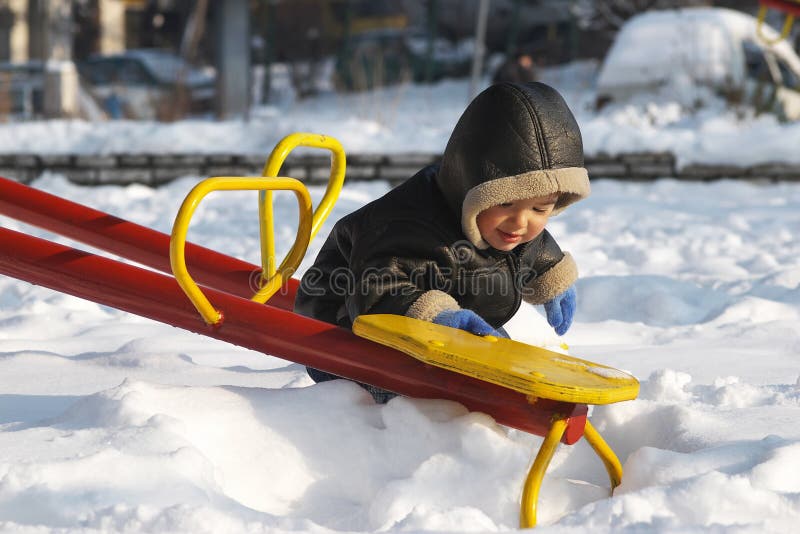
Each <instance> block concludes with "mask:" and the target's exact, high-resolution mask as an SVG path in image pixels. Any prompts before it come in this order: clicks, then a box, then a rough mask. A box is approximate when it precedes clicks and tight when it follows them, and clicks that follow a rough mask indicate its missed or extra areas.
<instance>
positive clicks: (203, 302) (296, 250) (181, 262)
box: [169, 176, 312, 325]
mask: <svg viewBox="0 0 800 534" xmlns="http://www.w3.org/2000/svg"><path fill="white" fill-rule="evenodd" d="M248 190H249V191H275V190H280V191H293V192H294V194H295V196H296V197H297V201H298V203H299V205H300V209H299V213H300V221H299V223H298V226H299V227H298V230H297V237H296V238H295V242H294V245H293V246H292V249H291V250H290V251H289V254H288V255H287V256H286V259H285V260H284V261H283V262H282V264H281V267H280V268H279V269H278V270H277V272H274V273H272V274H271V276H270V277H269V278H268V279H267V281H266V283H265V284H264V286H263V287H262V288H261V289H259V291H258V292H257V293H256V294H255V296H253V299H252V300H254V301H256V302H262V303H263V302H266V300H267V299H268V298H269V297H271V296H272V295H273V294H274V293H275V291H277V290H278V289H279V288H280V287H281V285H282V283H283V280H284V279H286V278H288V277H290V276H291V275H292V273H293V272H294V271H295V269H297V266H298V265H299V264H300V262H301V261H302V259H303V256H304V255H305V253H306V249H307V248H308V243H309V242H310V241H311V226H312V212H311V197H310V195H309V194H308V190H307V189H306V187H305V186H304V185H303V183H302V182H300V181H299V180H295V179H294V178H273V179H271V180H264V178H263V177H244V178H242V177H230V176H223V177H214V178H208V179H206V180H203V181H202V182H200V183H199V184H197V185H196V186H195V187H194V188H193V189H192V190H191V191H190V192H189V194H188V195H187V196H186V199H185V200H184V201H183V204H182V205H181V208H180V210H179V211H178V215H177V217H176V218H175V223H174V224H173V226H172V235H171V237H170V242H169V261H170V265H171V267H172V272H173V274H174V275H175V279H176V280H177V281H178V285H180V286H181V289H183V291H184V293H186V296H187V297H189V300H191V301H192V304H194V306H195V308H197V311H198V312H200V315H201V316H202V317H203V320H205V322H206V323H208V324H211V325H217V324H219V323H220V321H221V319H222V314H221V313H220V312H219V311H218V310H216V309H215V308H214V307H213V306H212V305H211V302H209V300H208V298H206V296H205V295H204V294H203V292H202V291H201V290H200V288H199V287H198V286H197V284H196V283H195V282H194V280H193V279H192V277H191V276H190V275H189V271H188V270H187V268H186V256H185V249H186V234H187V232H188V229H189V222H190V221H191V218H192V215H193V214H194V212H195V210H196V209H197V206H198V205H199V203H200V201H201V200H202V199H203V198H204V197H205V196H206V195H207V194H208V193H210V192H212V191H248Z"/></svg>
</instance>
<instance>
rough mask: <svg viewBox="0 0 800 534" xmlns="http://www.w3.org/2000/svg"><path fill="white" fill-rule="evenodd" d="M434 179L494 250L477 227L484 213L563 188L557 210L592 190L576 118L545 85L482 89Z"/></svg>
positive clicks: (471, 231) (473, 232)
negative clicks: (505, 203)
mask: <svg viewBox="0 0 800 534" xmlns="http://www.w3.org/2000/svg"><path fill="white" fill-rule="evenodd" d="M436 183H437V185H438V187H439V189H440V190H441V191H442V193H443V194H444V197H445V199H446V201H447V203H448V204H449V206H450V208H451V209H452V210H453V211H454V212H455V213H458V214H460V217H461V226H462V229H463V231H464V235H465V236H466V237H467V238H468V239H469V241H470V242H471V243H472V244H473V245H475V246H476V247H478V248H481V249H486V248H488V247H489V244H488V243H486V241H484V240H483V238H482V237H481V235H480V232H479V231H478V226H477V222H476V217H477V215H478V213H480V212H481V211H483V210H485V209H487V208H490V207H492V206H496V205H498V204H502V203H504V202H510V201H514V200H519V199H522V198H530V197H536V196H545V195H549V194H552V193H560V196H559V199H558V201H557V203H556V207H555V210H554V212H553V213H554V214H557V213H560V212H561V211H563V210H564V208H566V207H567V206H569V205H570V204H572V203H573V202H576V201H578V200H580V199H582V198H585V197H587V196H588V195H589V192H590V186H589V176H588V174H587V172H586V169H585V167H584V164H583V141H582V139H581V133H580V130H579V128H578V124H577V122H576V121H575V117H574V116H573V115H572V112H571V111H570V110H569V108H568V107H567V104H566V103H565V102H564V99H563V98H562V97H561V95H560V94H558V92H557V91H556V90H555V89H553V88H551V87H549V86H548V85H545V84H543V83H528V84H515V83H501V84H496V85H492V86H491V87H489V88H488V89H486V90H485V91H483V92H482V93H481V94H479V95H478V96H477V97H476V98H475V99H474V100H473V101H472V103H470V105H469V106H468V107H467V109H466V110H465V111H464V113H463V115H462V116H461V118H460V119H459V121H458V123H457V124H456V127H455V129H454V130H453V133H452V135H451V136H450V140H449V141H448V143H447V148H445V151H444V156H443V158H442V164H441V169H440V172H439V174H438V176H437V178H436Z"/></svg>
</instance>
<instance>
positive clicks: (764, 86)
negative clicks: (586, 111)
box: [597, 8, 800, 120]
mask: <svg viewBox="0 0 800 534" xmlns="http://www.w3.org/2000/svg"><path fill="white" fill-rule="evenodd" d="M757 24H758V21H757V19H755V18H754V17H752V16H750V15H747V14H745V13H741V12H738V11H733V10H730V9H724V8H687V9H679V10H668V11H648V12H645V13H642V14H639V15H637V16H634V17H632V18H631V19H630V20H629V21H628V22H627V23H626V24H625V25H624V26H623V27H622V29H621V30H620V31H619V33H618V34H617V37H616V39H615V41H614V44H613V45H612V47H611V49H610V50H609V52H608V54H607V55H606V57H605V59H604V60H603V64H602V66H601V68H600V72H599V75H598V78H597V107H598V108H600V107H603V106H605V105H607V104H609V103H611V102H626V101H631V100H636V99H643V98H645V99H646V98H647V97H648V95H654V94H657V93H668V94H670V96H673V97H675V98H676V99H678V100H679V101H680V100H681V99H683V100H687V99H689V100H691V99H695V100H697V99H702V98H701V97H702V95H703V91H705V92H706V94H708V93H709V92H711V93H715V94H718V95H722V96H724V97H725V98H726V99H727V100H728V101H729V102H731V103H732V104H734V105H747V106H749V107H752V108H753V109H755V111H756V112H757V113H760V112H771V113H775V114H776V115H778V116H779V117H780V118H781V119H785V120H799V119H800V57H798V56H797V54H796V53H795V51H794V50H793V49H792V47H791V46H790V45H789V43H787V42H786V41H785V40H781V41H779V42H777V43H776V44H773V45H771V46H770V45H767V44H765V43H763V42H762V41H761V40H759V38H758V37H757V34H756V28H757ZM762 29H763V32H764V34H765V35H766V36H767V37H768V38H770V39H776V38H777V37H778V34H777V32H775V31H774V30H773V29H772V28H770V27H764V28H762ZM687 88H688V89H687ZM692 88H694V89H696V90H692ZM683 103H684V104H687V105H696V104H697V102H683Z"/></svg>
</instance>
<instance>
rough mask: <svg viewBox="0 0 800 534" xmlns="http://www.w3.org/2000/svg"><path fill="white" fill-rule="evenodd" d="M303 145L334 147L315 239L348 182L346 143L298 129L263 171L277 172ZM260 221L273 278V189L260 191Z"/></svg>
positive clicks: (314, 228) (264, 264) (267, 267)
mask: <svg viewBox="0 0 800 534" xmlns="http://www.w3.org/2000/svg"><path fill="white" fill-rule="evenodd" d="M299 146H306V147H312V148H324V149H327V150H330V151H331V155H332V158H331V174H330V178H329V179H328V187H327V189H326V190H325V195H323V197H322V200H321V201H320V203H319V206H317V209H316V210H314V215H313V217H312V224H311V237H310V239H314V236H316V235H317V232H319V229H320V228H321V227H322V223H324V222H325V219H327V218H328V215H330V213H331V211H332V210H333V206H334V204H336V199H337V198H339V193H340V192H341V191H342V185H343V184H344V174H345V168H346V166H347V163H346V158H345V155H344V148H342V144H341V143H340V142H339V141H337V140H336V139H334V138H333V137H329V136H326V135H320V134H313V133H305V132H298V133H293V134H290V135H287V136H286V137H284V138H283V139H281V141H280V142H279V143H278V144H277V145H276V146H275V148H274V149H273V150H272V153H270V155H269V158H268V159H267V163H266V164H265V165H264V170H263V172H262V175H263V176H264V177H272V176H277V175H278V172H279V171H280V169H281V165H283V162H284V161H286V157H287V156H288V155H289V152H291V151H292V150H293V149H295V148H297V147H299ZM259 221H260V225H261V226H260V230H261V264H262V267H263V270H264V278H266V279H271V278H272V276H273V275H274V274H275V265H274V258H275V237H274V233H273V215H272V195H271V193H270V192H269V190H264V191H263V192H262V193H261V194H260V195H259Z"/></svg>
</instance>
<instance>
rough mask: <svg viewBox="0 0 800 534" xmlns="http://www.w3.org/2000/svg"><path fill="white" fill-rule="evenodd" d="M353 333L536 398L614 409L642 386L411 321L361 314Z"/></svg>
mask: <svg viewBox="0 0 800 534" xmlns="http://www.w3.org/2000/svg"><path fill="white" fill-rule="evenodd" d="M353 332H355V333H356V334H358V335H359V336H361V337H364V338H367V339H369V340H370V341H375V342H377V343H380V344H382V345H388V346H390V347H392V348H395V349H397V350H399V351H402V352H405V353H406V354H408V355H410V356H413V357H414V358H416V359H418V360H421V361H423V362H425V363H428V364H430V365H435V366H437V367H444V368H445V369H449V370H451V371H454V372H456V373H461V374H465V375H468V376H471V377H473V378H477V379H479V380H483V381H486V382H491V383H493V384H497V385H500V386H504V387H507V388H510V389H513V390H516V391H520V392H522V393H525V394H527V395H531V396H533V397H540V398H543V399H553V400H559V401H564V402H574V403H578V404H611V403H612V402H620V401H626V400H631V399H635V398H636V396H637V395H638V394H639V381H638V380H636V378H634V377H633V376H631V375H629V374H628V373H625V372H623V371H620V370H618V369H614V368H613V367H608V366H605V365H601V364H599V363H594V362H590V361H586V360H581V359H579V358H574V357H572V356H567V355H565V354H560V353H558V352H553V351H550V350H547V349H543V348H541V347H534V346H532V345H526V344H525V343H520V342H519V341H513V340H511V339H505V338H502V337H501V338H498V337H495V336H476V335H473V334H470V333H469V332H465V331H463V330H457V329H455V328H450V327H447V326H441V325H438V324H433V323H429V322H427V321H420V320H419V319H412V318H410V317H403V316H400V315H361V316H359V317H358V318H356V321H355V324H354V325H353Z"/></svg>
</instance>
